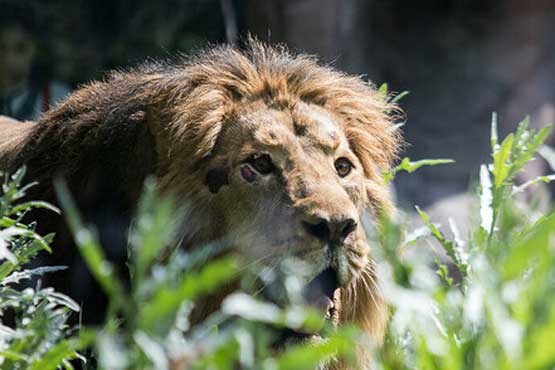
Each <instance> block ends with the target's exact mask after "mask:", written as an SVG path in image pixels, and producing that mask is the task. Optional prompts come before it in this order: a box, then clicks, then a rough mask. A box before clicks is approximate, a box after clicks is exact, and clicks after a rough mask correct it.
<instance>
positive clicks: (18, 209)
mask: <svg viewBox="0 0 555 370" xmlns="http://www.w3.org/2000/svg"><path fill="white" fill-rule="evenodd" d="M24 175H25V168H22V169H20V170H19V171H17V172H16V173H15V174H13V175H12V176H11V177H9V176H3V177H4V180H5V181H4V183H3V185H2V196H1V197H0V260H4V261H3V263H2V264H0V317H1V318H2V324H0V365H1V367H2V369H41V370H43V369H44V370H47V369H56V367H58V366H64V367H65V368H71V364H70V363H69V360H71V359H74V358H77V357H78V356H79V355H78V354H77V351H78V350H79V349H81V348H83V347H84V346H86V345H87V343H88V342H89V340H90V336H89V335H88V332H87V331H85V330H84V331H82V332H81V333H80V334H79V335H78V337H75V338H69V335H70V334H71V332H72V330H71V328H69V327H68V326H67V325H66V320H67V319H68V317H69V315H70V313H71V312H78V311H79V306H78V305H77V303H75V302H74V301H73V300H72V299H71V298H69V297H67V296H65V295H63V294H61V293H58V292H56V291H54V290H53V289H52V288H43V287H41V284H40V281H37V280H36V277H40V276H41V275H43V274H45V273H55V272H56V271H58V270H60V269H62V268H63V267H57V266H43V267H36V268H23V267H22V266H23V265H24V264H26V263H27V262H29V261H31V260H32V259H33V258H34V257H36V256H37V254H38V253H39V252H40V251H43V250H46V251H50V247H49V244H50V242H51V241H52V238H53V235H52V234H49V235H46V236H44V237H43V236H41V235H39V234H38V233H36V231H35V226H36V225H35V223H32V222H31V223H27V224H26V223H24V222H23V219H24V217H25V215H26V214H27V213H28V212H29V211H30V210H31V209H33V208H46V209H49V210H51V211H53V212H56V213H59V211H58V209H57V208H55V207H53V206H52V205H50V204H48V203H45V202H34V201H31V202H29V201H27V202H24V201H22V198H23V197H24V196H25V193H26V191H27V190H28V189H29V188H30V187H32V186H33V185H34V184H29V185H26V186H22V180H23V177H24ZM9 322H11V323H12V324H11V325H9V324H8V323H9Z"/></svg>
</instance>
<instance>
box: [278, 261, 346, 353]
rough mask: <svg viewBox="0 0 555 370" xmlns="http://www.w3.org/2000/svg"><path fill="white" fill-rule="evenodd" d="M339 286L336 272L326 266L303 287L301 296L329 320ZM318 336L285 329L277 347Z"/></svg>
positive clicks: (333, 310) (333, 313) (332, 312)
mask: <svg viewBox="0 0 555 370" xmlns="http://www.w3.org/2000/svg"><path fill="white" fill-rule="evenodd" d="M338 287H339V281H338V278H337V272H336V271H335V269H333V268H331V267H328V268H326V269H325V270H323V271H322V272H321V273H320V274H318V276H316V277H315V278H314V279H313V280H312V281H311V282H310V283H309V284H308V285H307V286H306V287H305V288H304V289H303V297H304V300H305V302H306V304H307V305H309V306H310V307H313V308H315V309H316V310H318V311H320V312H322V313H323V314H324V319H325V320H331V319H332V318H333V317H334V315H335V303H334V294H335V291H336V290H337V288H338ZM317 337H320V336H319V334H318V333H306V332H303V331H296V330H292V329H286V330H284V331H283V332H282V333H281V336H280V338H279V339H278V341H277V342H276V346H277V347H284V346H286V345H288V344H294V343H299V342H303V341H307V340H310V339H313V338H317Z"/></svg>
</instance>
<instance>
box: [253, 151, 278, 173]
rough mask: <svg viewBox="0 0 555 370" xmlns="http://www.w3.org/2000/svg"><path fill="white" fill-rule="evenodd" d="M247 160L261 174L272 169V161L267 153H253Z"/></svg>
mask: <svg viewBox="0 0 555 370" xmlns="http://www.w3.org/2000/svg"><path fill="white" fill-rule="evenodd" d="M247 162H248V163H249V164H250V165H251V166H252V167H253V168H254V169H255V170H256V172H258V173H259V174H261V175H268V174H269V173H271V172H273V171H274V163H273V162H272V158H271V157H270V155H269V154H255V155H253V156H251V157H250V158H249V159H248V160H247Z"/></svg>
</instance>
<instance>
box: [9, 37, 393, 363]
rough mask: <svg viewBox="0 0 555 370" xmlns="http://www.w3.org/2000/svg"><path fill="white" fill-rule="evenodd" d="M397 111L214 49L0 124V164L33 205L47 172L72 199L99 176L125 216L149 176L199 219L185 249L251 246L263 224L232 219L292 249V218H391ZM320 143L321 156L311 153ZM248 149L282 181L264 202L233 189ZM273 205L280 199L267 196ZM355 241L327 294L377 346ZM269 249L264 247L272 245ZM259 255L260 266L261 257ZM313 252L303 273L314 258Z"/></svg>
mask: <svg viewBox="0 0 555 370" xmlns="http://www.w3.org/2000/svg"><path fill="white" fill-rule="evenodd" d="M395 110H396V107H395V106H393V105H390V104H388V103H387V102H386V101H385V100H384V98H383V97H382V96H380V94H379V93H378V92H377V91H376V90H375V89H374V88H373V87H372V86H371V85H368V84H366V83H365V82H363V81H362V80H361V79H360V78H358V77H352V76H348V75H345V74H343V73H340V72H338V71H336V70H333V69H332V68H330V67H327V66H322V65H319V64H318V63H317V62H316V61H315V60H314V59H313V58H311V57H307V56H302V55H301V56H294V55H291V54H290V53H289V52H288V51H287V50H285V49H284V48H281V47H267V46H264V45H262V44H260V43H258V42H255V41H251V42H250V43H249V44H248V46H247V48H246V51H239V50H237V49H234V48H231V47H218V48H215V49H211V50H208V51H206V52H204V53H200V54H199V55H198V56H196V57H194V58H190V59H186V60H183V61H180V62H178V63H153V64H149V65H145V66H142V67H139V68H137V69H134V70H131V71H126V72H114V73H112V74H110V75H109V76H108V78H107V79H106V80H105V81H103V82H94V83H92V84H90V85H87V86H85V87H83V88H81V89H79V90H78V91H77V92H75V93H74V94H72V95H71V96H70V97H69V98H68V99H67V100H66V101H65V102H64V103H63V104H61V105H60V106H58V107H57V108H56V109H54V110H52V111H50V112H49V113H48V114H46V115H45V116H44V117H43V118H42V119H41V120H40V121H39V122H38V123H37V124H36V125H35V126H33V127H32V129H27V126H26V128H25V129H21V130H19V129H17V130H12V129H11V128H6V127H7V126H6V125H8V123H2V124H0V166H1V167H2V169H4V170H9V171H13V170H14V169H16V168H17V167H18V166H20V165H22V164H24V163H27V164H28V166H29V169H30V173H31V176H32V177H33V179H37V180H39V181H41V183H42V184H43V188H41V189H40V191H41V192H42V194H40V195H41V196H42V195H44V194H48V193H49V191H50V190H49V189H50V183H51V178H52V176H53V175H54V174H56V173H59V174H62V175H64V176H65V177H66V178H68V179H69V181H70V184H72V185H73V187H74V189H88V187H90V184H89V183H90V181H91V177H92V178H94V179H99V178H101V179H102V180H98V181H102V184H103V185H102V186H103V189H109V191H110V192H112V193H113V194H114V196H117V197H120V198H122V199H125V202H124V203H125V204H126V205H127V206H132V205H133V204H134V202H135V201H136V197H137V196H138V194H139V191H140V188H141V185H142V182H143V180H144V178H145V176H146V175H148V174H151V173H153V174H155V175H156V176H157V177H158V181H159V184H160V186H161V188H162V189H163V190H165V191H168V192H172V193H173V194H174V195H175V196H176V197H177V199H178V201H180V202H184V203H187V204H188V205H189V206H190V210H189V219H193V220H197V222H196V224H194V225H192V226H190V228H191V230H189V232H188V233H187V236H186V238H185V244H186V246H187V247H189V248H192V247H195V246H198V245H202V244H203V243H205V242H207V241H210V240H214V239H217V238H221V237H224V236H225V234H226V233H230V232H233V231H236V230H243V229H244V230H243V231H245V230H247V231H249V232H250V233H249V232H245V233H241V236H240V238H239V239H237V243H239V244H245V240H247V239H245V238H247V237H252V239H248V240H250V241H252V242H259V241H260V236H259V235H258V234H263V233H264V231H262V230H263V229H264V227H265V225H263V224H254V223H249V224H245V223H244V222H243V223H239V221H237V219H260V220H263V219H269V220H272V219H276V217H277V219H280V220H281V219H283V220H284V221H283V222H284V225H286V227H284V229H286V230H288V228H289V229H291V230H293V231H292V233H293V234H294V235H295V237H297V236H296V235H297V234H298V232H299V231H298V230H297V229H296V227H297V226H295V225H297V223H291V222H290V219H295V220H298V219H299V218H300V219H303V217H309V216H310V217H313V216H318V217H320V216H321V215H326V217H327V216H329V217H332V218H333V217H335V216H336V215H346V214H347V213H349V212H350V213H349V215H351V216H353V217H354V218H356V219H357V220H358V217H359V216H360V213H361V212H363V211H364V210H365V209H367V210H370V211H371V212H372V213H373V214H374V216H375V215H376V214H377V213H379V212H382V211H384V212H388V211H390V210H391V208H392V206H391V202H390V199H389V195H388V193H387V190H386V189H385V186H384V183H383V181H382V180H381V175H380V172H381V171H382V170H385V169H388V168H389V166H390V164H391V162H392V161H393V160H394V159H395V157H396V153H397V150H398V147H399V143H400V136H399V133H398V131H397V129H396V128H395V127H394V126H393V125H392V124H391V120H392V115H393V114H394V113H395ZM322 117H323V118H322ZM327 121H330V122H332V123H331V125H332V126H333V125H339V129H340V130H339V131H338V133H339V139H338V140H335V139H337V137H336V138H335V139H334V140H335V141H334V140H331V139H330V138H329V137H327V136H326V135H323V136H322V133H321V130H320V131H318V130H316V131H314V130H313V128H314V125H316V124H320V123H322V122H323V123H322V125H324V123H325V122H327ZM238 122H243V123H241V124H238ZM265 122H268V123H265ZM315 122H316V123H315ZM12 125H13V123H12ZM13 127H15V126H13ZM253 127H254V128H253ZM322 127H326V126H325V125H324V126H322ZM333 127H335V126H333ZM311 130H312V131H311ZM327 139H330V140H331V141H330V142H329V143H327V144H326V143H325V142H324V140H327ZM332 139H333V138H332ZM297 140H304V141H302V143H309V144H310V145H311V148H312V149H310V150H309V149H306V147H305V146H303V145H304V144H303V145H299V144H298V143H297ZM310 140H312V141H310ZM342 140H346V144H345V143H343V141H342ZM298 142H301V141H298ZM324 144H325V145H328V146H326V147H322V148H323V149H322V150H321V151H318V150H316V149H314V148H316V147H318V148H320V147H321V146H322V145H324ZM313 146H314V147H313ZM257 148H263V151H265V152H266V151H267V152H270V153H271V154H272V156H274V157H275V158H276V163H277V165H278V166H280V167H279V168H280V169H281V171H282V172H281V175H280V176H279V177H278V178H276V179H275V180H274V179H272V180H264V181H271V182H268V185H264V186H265V187H268V189H270V190H267V191H266V190H261V191H260V194H263V193H264V191H266V193H264V194H267V195H264V196H262V195H252V194H253V192H254V191H253V190H252V189H258V188H254V187H253V186H252V185H251V184H244V183H241V182H240V181H239V183H237V181H238V180H237V177H236V176H237V175H236V173H235V172H233V169H234V168H236V166H238V165H240V163H241V158H243V157H241V156H244V155H246V154H248V153H250V152H252V151H254V150H258V149H257ZM337 148H342V149H341V150H343V151H344V152H345V153H346V154H345V155H346V156H352V161H353V163H354V164H355V170H354V173H353V175H352V181H351V180H349V179H350V178H349V179H348V180H340V179H336V175H335V173H334V172H333V171H334V170H333V165H331V166H329V165H328V164H326V163H327V159H326V158H328V157H329V156H330V155H331V154H333V153H334V151H335V150H338V149H337ZM277 158H283V159H277ZM349 158H351V157H349ZM280 161H281V162H280ZM307 161H308V162H307ZM331 163H333V162H331ZM210 171H212V172H210ZM234 176H235V177H234ZM106 178H109V179H108V180H106ZM94 181H97V180H94ZM341 181H351V182H348V183H343V182H341ZM207 182H208V183H209V185H210V187H207ZM260 184H262V180H260V183H257V185H256V186H262V185H260ZM264 184H266V183H264ZM341 184H343V185H341ZM74 191H75V190H74ZM82 192H83V191H82ZM84 193H86V190H85V191H84ZM277 193H279V194H283V195H282V196H281V195H280V198H278V197H277V196H274V195H272V194H277ZM253 197H255V198H253ZM272 197H273V198H272ZM86 198H87V197H86V196H83V199H86ZM118 199H119V198H118ZM268 199H271V200H268ZM265 201H268V202H270V203H268V204H265V203H264V202H265ZM82 203H85V205H86V203H87V202H86V201H83V202H82ZM89 203H93V201H90V202H89ZM282 203H284V204H285V203H286V204H287V207H282V206H281V204H282ZM276 204H277V205H276ZM265 209H271V210H272V212H274V213H271V214H267V212H266V211H265ZM232 210H233V211H232ZM291 210H292V211H291ZM293 211H294V212H293ZM264 212H266V213H264ZM268 212H270V211H268ZM280 212H281V213H280ZM288 212H289V213H288ZM291 212H293V213H291ZM255 215H257V216H256V217H254V216H255ZM276 215H277V216H276ZM280 217H281V218H280ZM253 222H255V221H253ZM256 222H258V221H256ZM260 222H262V221H260ZM295 222H297V221H295ZM291 225H293V226H291ZM241 228H242V229H241ZM264 230H265V229H264ZM272 232H274V231H272ZM293 234H292V235H293ZM355 234H356V235H353V236H352V238H351V239H352V240H351V241H350V242H349V243H350V244H348V246H347V247H348V250H347V251H346V252H345V253H346V254H345V258H346V259H347V260H348V263H349V265H348V267H346V270H344V273H342V274H343V275H342V276H343V277H344V281H345V282H346V285H345V286H344V287H343V288H341V289H340V290H339V292H338V294H337V295H336V300H337V306H338V307H339V310H338V315H337V317H336V321H338V322H339V323H345V322H354V323H356V324H358V325H360V326H361V327H362V328H363V329H364V330H365V331H366V332H367V333H368V334H369V335H370V336H371V337H372V338H374V340H376V341H378V342H379V341H381V338H382V336H383V331H384V326H385V322H386V318H387V314H386V311H387V310H386V308H385V305H384V303H383V300H382V298H381V295H380V293H379V290H378V288H377V284H376V281H375V279H376V277H375V274H374V269H373V264H372V260H371V258H370V257H369V254H368V253H369V251H368V246H367V242H366V241H365V238H364V232H363V231H362V230H361V228H360V227H359V228H358V229H357V231H356V233H355ZM244 235H248V236H244ZM269 235H272V234H271V233H270V234H269ZM287 236H289V235H287ZM303 238H305V239H306V237H305V236H303ZM267 239H268V240H270V242H268V243H269V244H271V242H273V239H272V236H268V237H267ZM305 239H303V240H305ZM295 240H297V239H295ZM310 243H312V244H311V245H313V246H314V245H316V244H314V243H313V242H312V241H310ZM308 244H309V243H308V242H307V245H308ZM347 247H345V248H346V249H347ZM299 248H300V247H299ZM293 252H294V253H297V252H303V253H304V252H306V251H305V250H300V251H296V250H294V251H293ZM249 253H250V252H249ZM253 253H255V252H253ZM256 253H259V255H264V256H263V258H266V257H268V255H267V251H266V250H264V251H256ZM307 253H308V252H307ZM314 253H318V254H309V255H310V256H312V257H310V258H309V259H307V260H308V261H312V260H314V261H320V260H321V259H322V258H323V257H322V254H321V253H320V251H318V252H314ZM270 254H271V253H270ZM279 254H281V253H279ZM274 257H275V256H270V259H271V258H274ZM276 258H277V257H276ZM318 263H320V262H318ZM337 263H339V262H337ZM316 268H320V266H317V267H315V269H316ZM330 366H336V367H337V368H340V367H341V365H340V364H336V365H330Z"/></svg>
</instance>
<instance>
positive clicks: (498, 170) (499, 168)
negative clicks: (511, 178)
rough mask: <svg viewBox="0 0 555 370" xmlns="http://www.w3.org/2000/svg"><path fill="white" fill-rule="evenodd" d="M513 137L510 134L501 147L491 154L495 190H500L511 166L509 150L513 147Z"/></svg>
mask: <svg viewBox="0 0 555 370" xmlns="http://www.w3.org/2000/svg"><path fill="white" fill-rule="evenodd" d="M513 140H514V135H513V134H510V135H509V136H507V137H506V138H505V140H503V142H502V143H501V147H500V148H499V150H498V151H496V152H495V153H494V154H493V178H494V185H495V188H496V189H499V188H501V186H502V185H503V184H504V182H505V181H506V180H507V177H508V175H509V170H510V168H511V164H510V163H509V158H510V156H511V148H512V146H513Z"/></svg>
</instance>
